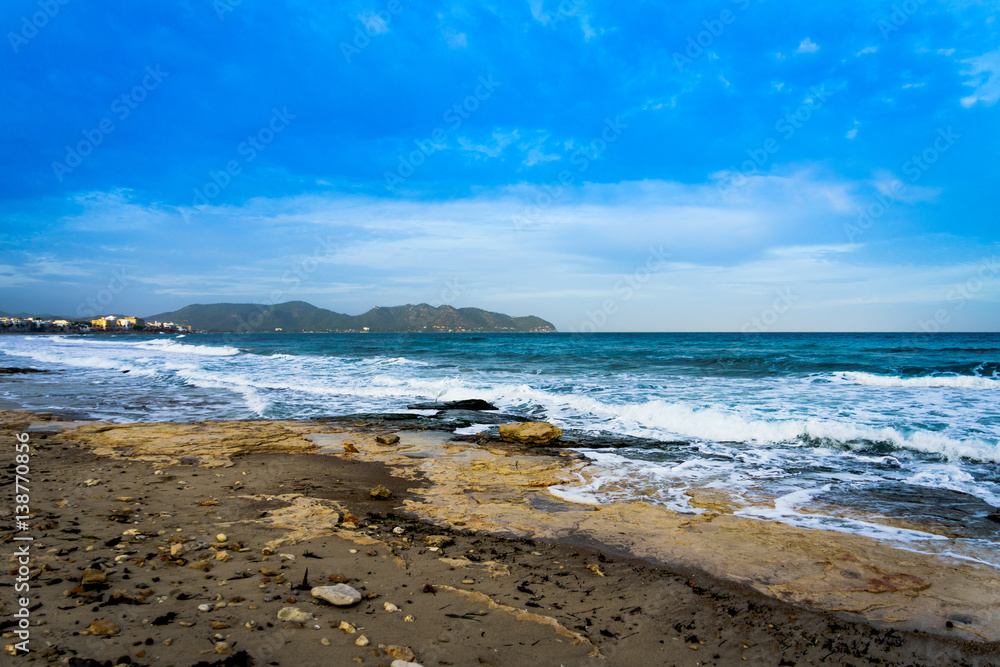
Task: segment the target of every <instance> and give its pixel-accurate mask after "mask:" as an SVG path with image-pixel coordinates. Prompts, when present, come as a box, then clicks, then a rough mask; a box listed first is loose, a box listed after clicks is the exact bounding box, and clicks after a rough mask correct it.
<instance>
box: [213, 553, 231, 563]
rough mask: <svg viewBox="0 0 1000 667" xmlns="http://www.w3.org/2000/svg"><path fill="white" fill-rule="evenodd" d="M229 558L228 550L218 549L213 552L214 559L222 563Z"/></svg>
mask: <svg viewBox="0 0 1000 667" xmlns="http://www.w3.org/2000/svg"><path fill="white" fill-rule="evenodd" d="M230 559H232V556H230V555H229V552H228V551H218V552H216V554H215V560H221V561H222V562H223V563H225V562H226V561H227V560H230Z"/></svg>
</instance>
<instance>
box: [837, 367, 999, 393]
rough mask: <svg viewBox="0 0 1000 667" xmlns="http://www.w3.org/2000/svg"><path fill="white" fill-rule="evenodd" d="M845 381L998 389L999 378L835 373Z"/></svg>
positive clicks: (928, 386)
mask: <svg viewBox="0 0 1000 667" xmlns="http://www.w3.org/2000/svg"><path fill="white" fill-rule="evenodd" d="M835 377H838V378H840V379H842V380H845V381H847V382H850V383H853V384H858V385H864V386H868V387H905V388H923V387H926V388H942V389H1000V379H997V378H990V377H982V376H977V375H925V376H921V377H900V376H898V375H875V374H873V373H858V372H855V371H845V372H842V373H837V374H835Z"/></svg>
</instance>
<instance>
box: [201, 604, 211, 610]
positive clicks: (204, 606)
mask: <svg viewBox="0 0 1000 667" xmlns="http://www.w3.org/2000/svg"><path fill="white" fill-rule="evenodd" d="M198 611H212V605H210V604H200V605H198Z"/></svg>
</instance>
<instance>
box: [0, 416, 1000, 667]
mask: <svg viewBox="0 0 1000 667" xmlns="http://www.w3.org/2000/svg"><path fill="white" fill-rule="evenodd" d="M2 417H3V429H2V430H0V439H2V441H3V443H2V445H3V451H5V452H8V453H9V460H8V461H7V462H4V467H3V483H4V486H5V488H10V486H11V485H12V477H13V473H14V466H13V465H12V464H13V451H14V447H13V445H14V442H15V435H16V434H17V433H22V432H28V433H29V437H30V442H31V445H32V454H31V464H30V466H31V473H30V478H31V496H32V510H33V512H32V516H31V519H30V520H29V522H28V523H29V526H30V528H29V530H28V531H27V532H20V531H18V530H17V529H16V528H17V527H16V525H15V524H14V521H13V516H12V512H11V509H12V508H11V506H10V505H7V506H5V507H3V510H2V511H3V514H2V518H0V534H2V535H3V537H4V545H5V553H6V554H8V562H9V566H8V567H9V569H10V571H11V572H16V568H17V563H16V558H11V554H13V553H14V550H15V548H16V547H17V545H18V544H20V542H15V541H14V537H15V536H19V535H22V536H23V535H30V536H31V537H32V538H33V541H32V542H31V554H32V556H31V564H30V577H29V580H30V585H31V589H30V596H31V605H30V607H29V609H30V613H31V623H32V625H31V638H30V649H31V653H29V654H27V655H22V656H20V657H18V658H16V659H15V658H5V661H8V662H11V663H13V664H19V663H20V662H52V663H55V664H75V665H93V664H95V663H94V662H93V661H96V662H97V663H101V662H105V661H110V662H108V663H107V664H115V663H118V664H129V663H131V664H139V665H153V664H156V665H178V666H181V665H192V664H197V663H199V662H201V663H204V664H220V665H222V664H226V665H244V664H255V665H267V664H278V665H318V664H336V665H339V664H364V665H389V664H390V663H391V662H392V661H393V660H394V659H397V658H399V657H404V658H409V657H410V656H411V655H412V660H413V661H415V662H417V663H418V664H421V665H424V666H425V667H430V666H431V665H477V664H492V665H512V664H526V665H566V666H569V665H609V664H611V665H650V664H656V665H735V664H752V665H791V664H799V665H802V664H837V665H867V664H881V665H949V664H955V665H998V664H1000V646H998V645H997V644H996V643H995V642H990V641H986V640H987V639H996V637H991V636H990V634H989V633H990V629H991V628H992V629H993V631H994V632H995V631H996V630H997V627H996V625H995V624H993V619H994V618H995V616H991V614H994V615H995V614H997V613H998V609H1000V606H998V604H997V599H998V598H1000V595H998V594H997V592H996V578H995V576H994V577H992V580H991V578H990V577H991V573H990V572H989V571H986V570H984V569H981V568H976V567H972V566H968V565H962V564H958V563H945V562H944V561H942V560H941V559H936V558H931V557H921V556H920V555H919V554H907V553H906V552H897V550H893V549H889V548H888V547H884V546H880V545H878V543H874V542H873V541H871V540H863V539H861V538H853V539H850V538H851V536H844V535H840V536H838V535H836V534H834V535H833V536H830V535H828V534H826V533H824V532H822V531H801V530H798V529H791V528H788V527H785V526H781V525H778V524H769V523H767V522H750V523H747V522H746V521H745V520H739V519H737V518H736V517H732V516H727V515H725V514H724V513H715V515H714V516H711V517H708V518H706V517H707V515H698V516H697V517H695V516H692V515H673V513H669V514H668V513H665V512H663V511H662V510H658V509H656V508H652V507H650V506H644V505H642V504H629V506H627V507H625V506H622V507H618V506H610V507H602V508H600V509H599V510H595V509H594V508H592V507H587V506H580V505H576V504H574V503H567V502H565V501H564V500H562V499H560V498H558V497H556V496H553V495H551V494H549V493H547V491H546V489H547V488H549V486H551V485H554V484H556V483H559V482H562V481H566V480H570V479H575V478H576V475H577V474H581V475H583V476H584V477H586V466H585V464H584V463H583V462H581V461H580V460H579V459H577V458H576V457H574V456H571V455H563V454H565V453H560V452H558V451H549V452H548V453H545V452H543V453H541V454H539V453H536V452H529V451H525V450H523V448H522V449H518V448H516V447H513V448H512V447H510V446H508V445H505V444H503V443H496V442H482V443H479V442H461V441H453V440H451V437H450V434H446V433H440V432H429V431H402V432H399V433H398V436H399V437H400V438H401V440H400V442H399V443H394V444H390V445H383V444H380V443H378V442H377V441H376V436H377V435H380V434H385V433H387V431H388V430H389V426H390V425H387V424H386V423H378V422H361V421H354V422H351V421H322V422H211V423H204V424H156V425H127V426H120V425H117V426H116V425H98V424H84V425H81V426H79V427H77V426H78V425H76V424H66V423H60V422H58V421H54V420H52V419H51V418H49V417H46V416H39V415H30V414H28V413H15V412H6V413H3V414H2ZM348 443H349V445H350V446H347V445H348ZM345 449H355V450H357V451H356V452H349V451H345ZM378 485H383V486H384V487H386V488H387V489H388V491H389V492H390V493H391V495H392V497H391V498H390V499H386V500H377V499H373V498H372V497H370V491H371V490H372V489H373V488H374V487H376V486H378ZM708 514H713V513H708ZM699 517H701V518H699ZM500 533H502V534H504V535H506V537H503V536H500V535H498V534H500ZM220 534H224V536H225V538H226V539H225V541H224V542H223V541H220V540H219V539H218V537H219V535H220ZM428 538H430V541H428ZM178 545H179V546H178ZM432 545H439V546H432ZM713 545H714V546H713ZM832 550H837V551H832ZM831 554H832V556H831ZM837 558H840V560H837ZM871 568H876V569H877V570H878V571H877V572H874V571H872V569H871ZM817 573H818V574H817ZM852 575H853V576H852ZM904 575H905V576H904ZM856 581H859V582H860V583H855V584H852V585H850V586H848V585H844V582H856ZM337 582H345V583H347V584H348V585H350V586H352V587H354V588H356V589H357V590H358V591H359V592H361V593H362V594H363V595H364V596H365V598H364V599H363V600H362V601H361V602H360V603H358V604H357V605H355V606H352V607H346V608H339V607H334V606H331V605H329V604H327V603H324V602H320V601H318V600H315V599H314V598H313V597H312V596H311V595H310V590H309V589H310V588H311V587H312V586H317V585H325V584H331V583H337ZM991 582H992V583H991ZM13 584H14V577H13V575H11V576H8V577H5V581H4V582H3V587H2V588H0V590H3V591H4V594H3V595H2V599H0V603H2V605H3V609H4V613H3V619H4V620H3V621H0V623H2V624H3V632H4V642H3V643H4V644H5V645H12V644H13V643H15V642H16V641H18V638H17V637H16V636H15V635H14V634H13V630H14V629H15V627H16V626H15V625H14V623H13V621H14V618H13V612H14V611H16V595H15V592H14V588H13ZM991 586H992V588H991ZM833 600H840V601H841V603H840V604H841V606H842V607H843V608H841V609H830V607H831V606H834V604H833V603H832V602H831V601H833ZM859 601H861V602H865V603H866V604H868V606H865V607H858V605H857V604H855V603H858V602H859ZM387 604H388V605H391V606H389V607H388V608H387ZM203 605H208V606H207V607H204V606H203ZM942 605H943V606H942ZM199 607H202V608H201V609H200V608H199ZM394 607H395V608H398V611H395V610H393V608H394ZM285 608H296V609H298V610H300V611H302V612H306V614H308V616H309V618H308V620H306V621H303V622H290V621H282V620H279V618H278V613H279V612H280V611H281V610H282V609H285ZM202 609H207V610H206V611H203V610H202ZM823 609H828V610H829V611H823ZM830 612H834V613H830ZM952 617H954V618H955V620H950V619H951V618H952ZM866 619H867V620H866ZM945 619H949V620H945ZM342 623H344V624H345V627H348V629H351V628H353V629H355V632H353V633H352V632H349V631H345V630H343V629H341V624H342ZM102 633H110V634H102ZM362 636H363V637H364V638H365V639H366V640H367V644H366V645H363V646H362V645H359V644H365V641H361V640H360V638H361V637H362ZM8 651H9V649H8ZM15 660H16V661H17V662H15Z"/></svg>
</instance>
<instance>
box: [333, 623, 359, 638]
mask: <svg viewBox="0 0 1000 667" xmlns="http://www.w3.org/2000/svg"><path fill="white" fill-rule="evenodd" d="M337 627H338V628H340V629H341V630H343V631H344V632H346V633H347V634H349V635H353V634H354V633H355V632H357V631H358V628H357V626H356V625H354V624H353V623H348V622H347V621H341V622H340V625H338V626H337Z"/></svg>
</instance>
